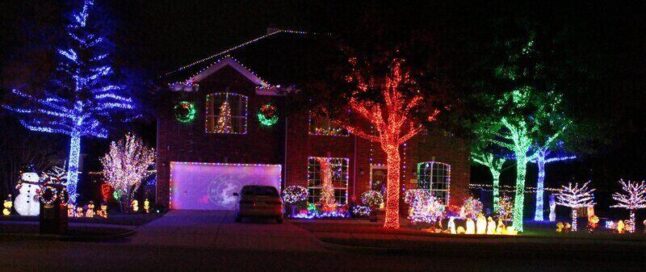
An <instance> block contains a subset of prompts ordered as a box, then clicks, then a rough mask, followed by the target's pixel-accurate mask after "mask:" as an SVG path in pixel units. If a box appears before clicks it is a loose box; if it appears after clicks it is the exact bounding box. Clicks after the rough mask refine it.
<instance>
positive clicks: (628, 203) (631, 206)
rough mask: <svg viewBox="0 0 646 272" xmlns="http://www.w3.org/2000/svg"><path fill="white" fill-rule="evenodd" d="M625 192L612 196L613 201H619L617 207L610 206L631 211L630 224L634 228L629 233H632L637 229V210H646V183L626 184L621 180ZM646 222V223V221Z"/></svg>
mask: <svg viewBox="0 0 646 272" xmlns="http://www.w3.org/2000/svg"><path fill="white" fill-rule="evenodd" d="M619 184H621V189H622V190H623V192H616V193H614V194H612V199H614V200H615V201H617V205H613V206H610V207H612V208H624V209H627V210H628V211H630V223H631V226H632V228H630V229H629V231H630V232H631V233H632V232H634V231H635V228H636V227H637V225H636V223H637V222H636V221H635V210H638V209H646V182H644V181H642V182H639V183H638V182H632V181H630V180H629V181H628V182H625V181H623V180H619ZM645 222H646V221H645Z"/></svg>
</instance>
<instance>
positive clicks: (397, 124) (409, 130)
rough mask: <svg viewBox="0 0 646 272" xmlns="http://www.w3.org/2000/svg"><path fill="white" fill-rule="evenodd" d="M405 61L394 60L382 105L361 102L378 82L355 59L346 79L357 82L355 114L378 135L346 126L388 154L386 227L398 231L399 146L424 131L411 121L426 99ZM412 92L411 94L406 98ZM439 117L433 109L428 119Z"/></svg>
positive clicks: (353, 102) (382, 90) (353, 103)
mask: <svg viewBox="0 0 646 272" xmlns="http://www.w3.org/2000/svg"><path fill="white" fill-rule="evenodd" d="M402 63H403V60H402V59H393V60H392V62H391V64H390V70H389V73H388V74H387V75H386V77H385V79H384V80H383V82H384V84H383V85H382V86H380V90H379V91H380V95H381V96H382V98H383V99H381V100H379V102H375V101H370V100H360V99H359V98H358V96H359V95H360V94H361V93H365V92H367V91H368V87H369V85H368V84H371V83H373V82H376V81H379V80H377V79H374V78H370V79H368V80H366V79H365V78H364V77H363V76H362V75H361V74H360V73H359V72H358V71H357V69H356V66H357V61H356V59H350V64H351V65H353V67H354V68H355V69H354V70H353V73H352V74H351V75H349V76H348V78H347V80H348V81H349V82H352V83H356V86H357V90H355V91H354V92H353V96H352V98H351V99H350V103H349V105H350V108H351V110H352V111H353V113H356V114H358V115H359V116H360V117H361V119H365V121H367V122H368V123H369V124H370V125H371V126H372V127H374V129H375V131H376V133H375V134H372V133H369V132H368V131H369V130H368V129H365V128H362V127H361V125H358V124H357V125H353V124H344V127H345V128H346V129H347V130H348V131H349V132H350V133H352V134H354V135H357V136H358V137H361V138H364V139H366V140H369V141H372V142H377V143H380V145H381V149H382V150H383V151H384V153H385V154H386V165H387V168H388V177H387V182H386V184H387V188H386V219H385V222H384V227H385V228H392V229H397V228H399V199H400V197H399V196H400V181H399V179H400V172H401V169H400V167H401V157H400V154H399V146H400V145H402V144H403V143H405V142H406V141H408V140H410V139H411V138H412V137H413V136H415V135H417V133H419V132H420V131H421V130H422V125H421V123H420V122H419V121H417V120H415V119H414V118H412V117H413V116H412V111H413V109H415V108H416V107H418V106H420V105H421V104H422V101H423V98H422V96H421V95H420V94H419V90H417V89H416V88H415V86H416V85H415V81H414V80H413V79H412V78H411V76H410V72H409V71H407V70H405V69H403V68H402ZM407 93H410V95H407ZM438 114H439V111H438V110H434V111H433V113H432V114H431V115H430V116H429V117H428V120H429V121H433V120H435V117H436V116H437V115H438Z"/></svg>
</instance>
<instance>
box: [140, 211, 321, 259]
mask: <svg viewBox="0 0 646 272" xmlns="http://www.w3.org/2000/svg"><path fill="white" fill-rule="evenodd" d="M132 243H133V244H137V245H157V246H186V247H198V248H199V247H204V248H207V247H208V248H210V249H243V250H244V249H249V250H272V251H275V250H279V251H323V250H325V249H324V248H323V247H322V246H321V243H320V242H319V241H318V240H317V239H316V238H315V237H314V236H313V235H312V234H311V233H310V232H308V231H305V230H303V229H301V228H298V227H296V226H294V225H292V224H290V223H287V222H286V223H283V224H276V223H274V221H266V222H265V221H258V222H243V223H235V222H234V213H233V212H232V211H177V210H174V211H170V212H168V214H166V215H165V216H164V217H162V218H160V219H157V220H155V221H153V222H151V223H149V224H147V225H144V226H141V227H139V228H138V229H137V234H136V235H135V236H134V237H133V239H132Z"/></svg>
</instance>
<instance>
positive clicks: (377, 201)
mask: <svg viewBox="0 0 646 272" xmlns="http://www.w3.org/2000/svg"><path fill="white" fill-rule="evenodd" d="M361 203H363V205H366V206H368V207H370V208H372V209H375V208H378V207H381V205H383V204H384V197H383V196H382V195H381V193H380V192H377V191H374V190H370V191H366V192H363V194H361Z"/></svg>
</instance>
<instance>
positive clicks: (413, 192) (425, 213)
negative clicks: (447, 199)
mask: <svg viewBox="0 0 646 272" xmlns="http://www.w3.org/2000/svg"><path fill="white" fill-rule="evenodd" d="M404 202H405V203H407V204H409V205H410V208H409V212H408V219H409V220H410V221H411V223H414V224H416V223H429V224H434V223H436V222H438V221H441V220H442V219H443V218H445V216H446V206H445V205H444V204H443V203H442V201H441V200H439V199H437V198H436V197H434V196H433V194H432V193H431V192H430V191H429V190H425V189H410V190H407V191H406V193H405V195H404Z"/></svg>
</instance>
